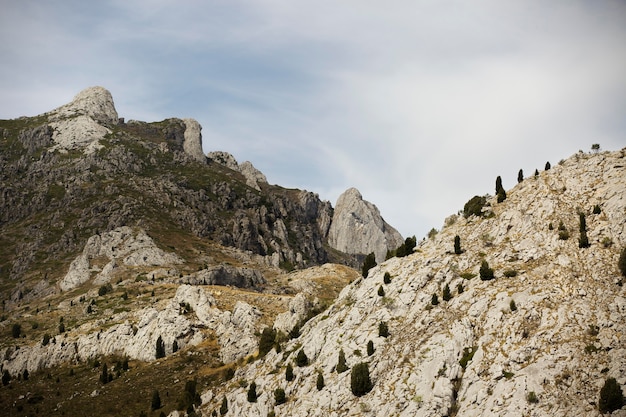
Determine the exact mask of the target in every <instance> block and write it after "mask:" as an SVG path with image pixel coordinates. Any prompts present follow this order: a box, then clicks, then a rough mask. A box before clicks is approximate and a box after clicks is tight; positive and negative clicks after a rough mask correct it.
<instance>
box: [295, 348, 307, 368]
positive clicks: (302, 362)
mask: <svg viewBox="0 0 626 417" xmlns="http://www.w3.org/2000/svg"><path fill="white" fill-rule="evenodd" d="M308 364H309V358H308V357H307V356H306V353H304V350H303V349H300V351H299V352H298V355H297V356H296V365H297V366H300V367H302V366H307V365H308Z"/></svg>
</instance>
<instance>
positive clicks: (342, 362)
mask: <svg viewBox="0 0 626 417" xmlns="http://www.w3.org/2000/svg"><path fill="white" fill-rule="evenodd" d="M335 369H336V370H337V373H338V374H340V373H343V372H345V371H347V370H348V365H346V354H345V353H343V349H340V350H339V358H338V360H337V367H336V368H335Z"/></svg>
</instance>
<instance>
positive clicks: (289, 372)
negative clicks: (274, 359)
mask: <svg viewBox="0 0 626 417" xmlns="http://www.w3.org/2000/svg"><path fill="white" fill-rule="evenodd" d="M293 377H294V376H293V366H291V364H290V363H288V364H287V368H286V369H285V379H286V380H287V381H293Z"/></svg>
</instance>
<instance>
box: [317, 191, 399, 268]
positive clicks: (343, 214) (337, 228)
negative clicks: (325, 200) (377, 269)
mask: <svg viewBox="0 0 626 417" xmlns="http://www.w3.org/2000/svg"><path fill="white" fill-rule="evenodd" d="M402 242H403V239H402V235H400V233H399V232H398V231H397V230H396V229H394V228H393V227H391V226H390V225H389V224H387V222H385V220H384V219H383V218H382V216H381V214H380V211H379V210H378V208H377V207H376V206H375V205H374V204H372V203H370V202H369V201H366V200H364V199H363V196H362V195H361V193H360V192H359V190H357V189H356V188H349V189H347V190H346V191H344V193H343V194H341V195H340V196H339V198H338V199H337V204H336V206H335V212H334V215H333V220H332V223H331V225H330V230H329V231H328V243H329V245H330V246H331V247H333V248H335V249H337V250H340V251H342V252H345V253H349V254H369V253H372V252H374V254H375V255H376V261H377V262H381V261H383V260H385V256H386V254H387V251H388V250H392V249H396V248H397V247H398V246H400V245H401V244H402Z"/></svg>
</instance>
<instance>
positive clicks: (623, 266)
mask: <svg viewBox="0 0 626 417" xmlns="http://www.w3.org/2000/svg"><path fill="white" fill-rule="evenodd" d="M617 267H618V268H619V271H620V272H621V273H622V275H623V276H625V277H626V246H624V248H623V249H622V253H620V255H619V261H617Z"/></svg>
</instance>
